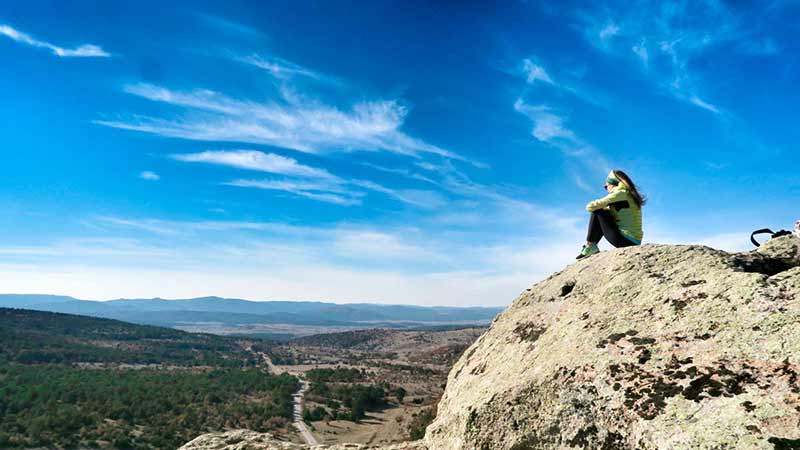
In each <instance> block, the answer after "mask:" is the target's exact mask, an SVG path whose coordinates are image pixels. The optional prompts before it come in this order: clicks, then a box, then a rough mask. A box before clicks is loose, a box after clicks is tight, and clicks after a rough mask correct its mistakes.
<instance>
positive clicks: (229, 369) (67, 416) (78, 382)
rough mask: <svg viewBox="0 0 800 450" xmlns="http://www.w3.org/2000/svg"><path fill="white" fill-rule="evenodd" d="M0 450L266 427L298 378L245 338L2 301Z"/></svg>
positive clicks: (152, 440)
mask: <svg viewBox="0 0 800 450" xmlns="http://www.w3.org/2000/svg"><path fill="white" fill-rule="evenodd" d="M0 343H1V344H2V345H0V448H4V449H5V448H32V447H37V448H38V447H44V448H57V449H61V448H63V449H70V448H76V449H77V448H118V449H175V448H177V447H179V446H181V445H182V444H184V443H186V442H187V441H189V440H191V439H193V438H194V437H196V436H198V435H200V434H202V433H205V432H208V431H219V430H224V429H232V428H249V429H252V430H256V431H274V430H276V429H282V428H285V427H286V426H287V425H288V423H289V421H290V418H291V412H292V394H293V393H294V392H295V391H296V390H297V389H298V387H299V386H298V380H297V379H296V378H295V377H292V376H290V375H286V374H283V375H271V374H269V373H267V372H266V371H265V370H264V369H263V368H261V367H260V366H259V364H258V360H257V358H256V357H255V356H254V355H253V353H252V352H249V351H248V350H247V347H248V342H247V341H246V340H242V339H237V338H227V337H220V336H213V335H207V334H194V333H185V332H182V331H177V330H172V329H166V328H159V327H152V326H140V325H133V324H128V323H124V322H119V321H115V320H107V319H97V318H91V317H84V316H74V315H68V314H57V313H48V312H38V311H27V310H16V309H4V308H0Z"/></svg>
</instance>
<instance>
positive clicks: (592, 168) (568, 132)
mask: <svg viewBox="0 0 800 450" xmlns="http://www.w3.org/2000/svg"><path fill="white" fill-rule="evenodd" d="M514 110H516V111H517V112H519V113H520V114H523V115H525V116H526V117H528V118H529V119H530V120H531V121H532V122H533V130H532V131H531V135H532V136H533V137H534V138H536V140H538V141H539V142H542V143H544V144H547V145H549V146H551V147H554V148H557V149H559V150H560V151H561V152H562V153H563V154H564V155H565V156H568V157H570V158H572V160H573V161H575V162H577V163H578V164H580V165H582V166H583V167H584V168H585V169H586V170H587V171H588V172H589V173H590V174H591V175H592V176H595V175H602V174H603V173H605V172H607V171H608V170H610V169H611V164H610V163H609V162H608V161H607V160H606V158H605V157H604V156H603V154H602V153H601V152H600V151H599V150H598V149H596V148H595V147H594V146H593V145H591V144H590V143H589V142H587V141H586V140H584V139H583V138H581V137H580V136H579V135H578V134H576V133H575V132H574V131H573V130H572V129H570V128H569V127H567V126H566V125H565V118H564V117H563V116H562V115H560V114H558V113H557V112H556V111H555V110H554V109H552V108H551V107H549V106H547V105H531V104H528V103H526V102H525V101H524V100H523V99H521V98H518V99H517V100H516V102H514ZM571 175H572V178H573V180H575V184H576V185H577V186H578V187H579V188H581V189H583V190H588V185H587V183H586V182H584V181H583V177H582V176H581V175H580V174H578V173H576V172H575V171H574V170H573V173H572V174H571Z"/></svg>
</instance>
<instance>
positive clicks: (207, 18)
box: [194, 12, 263, 37]
mask: <svg viewBox="0 0 800 450" xmlns="http://www.w3.org/2000/svg"><path fill="white" fill-rule="evenodd" d="M194 14H195V16H196V17H197V18H198V19H200V20H201V21H202V22H203V23H205V24H206V25H209V26H211V27H213V28H216V29H218V30H222V31H227V32H233V33H236V34H241V35H245V36H256V37H260V36H262V35H263V34H262V33H261V32H260V31H258V30H256V29H255V28H253V27H250V26H247V25H244V24H242V23H239V22H234V21H232V20H229V19H225V18H222V17H219V16H213V15H210V14H204V13H200V12H196V13H194Z"/></svg>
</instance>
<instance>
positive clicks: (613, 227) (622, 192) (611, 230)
mask: <svg viewBox="0 0 800 450" xmlns="http://www.w3.org/2000/svg"><path fill="white" fill-rule="evenodd" d="M605 188H606V190H607V191H608V195H606V196H605V197H603V198H601V199H598V200H595V201H593V202H590V203H589V204H588V205H586V210H587V211H589V212H590V213H592V217H591V218H590V219H589V232H588V233H587V234H586V244H585V245H584V246H583V249H581V253H580V255H578V257H577V258H576V259H581V258H585V257H587V256H591V255H594V254H595V253H597V252H599V251H600V249H598V248H597V243H598V242H600V239H602V238H603V237H605V238H606V240H607V241H608V242H609V243H611V245H613V246H614V247H628V246H631V245H639V244H641V243H642V206H643V205H644V203H645V201H646V199H645V198H644V196H642V195H641V194H640V193H639V191H637V190H636V185H635V184H633V181H631V178H630V177H629V176H628V175H627V174H626V173H625V172H623V171H621V170H612V171H611V172H610V173H609V174H608V178H606V184H605Z"/></svg>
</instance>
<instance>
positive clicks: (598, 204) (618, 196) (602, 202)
mask: <svg viewBox="0 0 800 450" xmlns="http://www.w3.org/2000/svg"><path fill="white" fill-rule="evenodd" d="M623 200H627V197H626V195H625V192H623V191H621V190H616V191H613V192H611V193H609V194H608V195H606V196H605V197H603V198H599V199H597V200H594V201H591V202H589V204H588V205H586V210H587V211H589V212H592V211H597V210H598V209H603V208H606V207H608V205H610V204H612V203H616V202H620V201H623Z"/></svg>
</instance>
